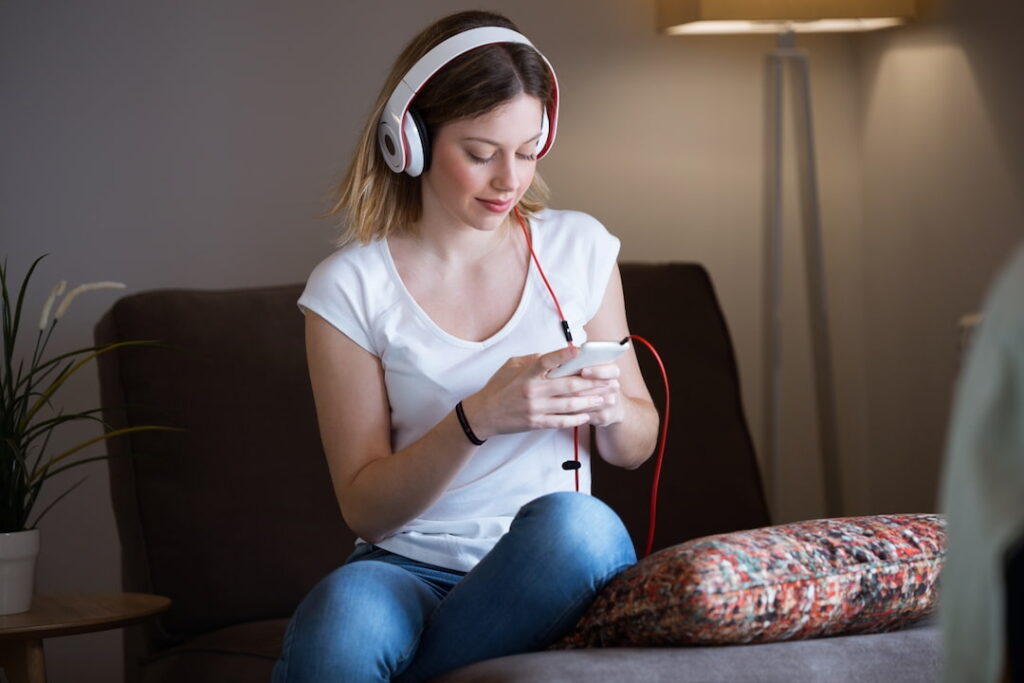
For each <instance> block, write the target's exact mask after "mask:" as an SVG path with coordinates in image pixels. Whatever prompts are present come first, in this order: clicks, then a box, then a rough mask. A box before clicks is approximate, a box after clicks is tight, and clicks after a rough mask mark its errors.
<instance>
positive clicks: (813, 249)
mask: <svg viewBox="0 0 1024 683" xmlns="http://www.w3.org/2000/svg"><path fill="white" fill-rule="evenodd" d="M914 10H915V2H914V0H657V17H658V28H659V29H660V30H662V31H664V32H665V33H668V34H671V35H699V34H705V35H707V34H730V33H774V34H776V36H777V39H776V46H775V49H774V50H772V51H771V52H769V53H768V56H767V61H766V78H767V83H766V89H765V92H766V105H767V106H766V122H765V123H766V143H767V144H766V173H765V182H766V185H765V188H766V192H765V214H764V215H765V238H766V253H765V286H764V297H765V298H764V311H765V314H764V339H765V346H764V349H765V356H764V369H765V370H764V371H765V382H764V387H765V394H764V409H765V420H764V448H765V465H766V469H767V473H766V474H767V480H768V482H769V489H770V495H771V497H772V500H773V501H774V502H777V496H778V494H779V490H780V486H779V484H780V481H779V478H780V467H779V462H780V454H781V421H782V238H783V232H782V225H783V224H782V198H783V186H782V185H783V184H782V176H783V173H782V160H783V115H784V106H783V99H784V98H783V93H784V90H785V86H786V72H787V71H788V72H789V75H790V81H791V88H792V90H791V95H792V104H793V115H794V128H795V131H796V142H797V166H798V171H799V172H798V175H799V192H800V206H801V219H802V223H803V230H804V265H805V267H806V271H807V287H808V292H807V295H808V305H809V309H810V310H809V311H808V316H809V321H810V329H811V349H812V367H813V370H814V386H815V400H816V408H817V410H816V412H817V417H818V438H819V440H820V444H819V446H820V453H821V464H822V472H823V476H824V484H825V514H826V515H827V516H828V517H838V516H840V515H842V514H843V509H844V506H843V491H842V476H841V468H840V458H839V439H838V429H837V424H836V422H837V421H836V394H835V383H834V373H833V369H832V354H831V340H830V338H829V324H828V307H827V302H826V297H825V265H824V259H823V255H822V238H821V209H820V204H819V199H818V171H817V162H816V154H815V145H814V125H813V124H814V119H813V116H812V110H811V81H810V64H809V60H808V55H807V53H806V52H805V51H803V50H800V49H798V48H797V47H796V40H795V33H797V32H819V33H820V32H851V31H870V30H876V29H881V28H888V27H891V26H896V25H898V24H901V23H903V22H904V21H906V20H908V19H910V18H912V17H913V16H914Z"/></svg>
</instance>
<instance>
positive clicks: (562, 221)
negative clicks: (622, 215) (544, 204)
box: [536, 209, 608, 233]
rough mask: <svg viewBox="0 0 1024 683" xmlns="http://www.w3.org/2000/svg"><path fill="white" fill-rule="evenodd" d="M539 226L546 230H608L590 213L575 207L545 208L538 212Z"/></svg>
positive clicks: (537, 220)
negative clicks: (574, 208) (577, 209)
mask: <svg viewBox="0 0 1024 683" xmlns="http://www.w3.org/2000/svg"><path fill="white" fill-rule="evenodd" d="M536 222H537V225H538V227H539V228H540V229H541V230H544V231H555V230H576V231H592V232H598V233H600V232H608V230H607V228H605V227H604V225H602V224H601V221H599V220H597V219H596V218H594V217H593V216H591V215H590V214H589V213H585V212H583V211H576V210H573V209H544V210H543V211H539V212H537V214H536Z"/></svg>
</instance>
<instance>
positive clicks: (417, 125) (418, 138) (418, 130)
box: [402, 107, 430, 178]
mask: <svg viewBox="0 0 1024 683" xmlns="http://www.w3.org/2000/svg"><path fill="white" fill-rule="evenodd" d="M402 133H403V135H404V137H405V142H406V150H407V151H408V157H409V158H408V159H407V160H406V164H405V172H406V173H407V174H408V175H410V176H412V177H413V178H415V177H416V176H418V175H419V174H421V173H423V172H424V171H426V170H427V169H428V168H430V135H429V134H428V133H427V124H426V123H424V122H423V117H422V116H420V114H419V112H418V111H416V109H415V108H413V107H409V110H408V111H407V112H406V113H405V118H404V119H402Z"/></svg>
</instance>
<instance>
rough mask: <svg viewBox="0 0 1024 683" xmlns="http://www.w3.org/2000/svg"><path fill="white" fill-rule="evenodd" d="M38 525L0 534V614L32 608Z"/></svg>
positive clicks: (14, 612) (37, 550) (37, 552)
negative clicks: (25, 529)
mask: <svg viewBox="0 0 1024 683" xmlns="http://www.w3.org/2000/svg"><path fill="white" fill-rule="evenodd" d="M38 555H39V529H29V530H28V531H15V532H12V533H8V534H0V614H17V613H19V612H27V611H29V610H30V609H32V593H33V592H34V590H35V578H36V557H37V556H38Z"/></svg>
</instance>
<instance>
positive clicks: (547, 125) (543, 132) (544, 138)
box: [536, 109, 551, 156]
mask: <svg viewBox="0 0 1024 683" xmlns="http://www.w3.org/2000/svg"><path fill="white" fill-rule="evenodd" d="M550 134H551V122H550V121H548V110H547V109H545V110H544V114H543V116H541V119H540V137H539V138H537V151H536V154H537V155H538V156H539V155H540V153H541V152H543V151H544V145H546V144H547V143H548V135H550Z"/></svg>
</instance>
